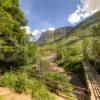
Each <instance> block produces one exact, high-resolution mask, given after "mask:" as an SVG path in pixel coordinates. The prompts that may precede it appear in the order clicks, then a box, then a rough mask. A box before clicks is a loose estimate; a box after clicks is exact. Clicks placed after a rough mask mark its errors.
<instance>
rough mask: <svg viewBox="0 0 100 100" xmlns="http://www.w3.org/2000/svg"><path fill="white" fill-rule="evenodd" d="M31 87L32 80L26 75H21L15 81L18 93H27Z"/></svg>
mask: <svg viewBox="0 0 100 100" xmlns="http://www.w3.org/2000/svg"><path fill="white" fill-rule="evenodd" d="M29 87H31V80H30V79H29V78H28V76H27V75H26V74H20V75H18V76H17V78H16V80H15V85H14V90H15V91H16V92H18V93H22V92H27V90H28V88H29Z"/></svg>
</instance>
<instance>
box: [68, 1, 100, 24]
mask: <svg viewBox="0 0 100 100" xmlns="http://www.w3.org/2000/svg"><path fill="white" fill-rule="evenodd" d="M99 9H100V0H81V5H77V9H76V10H75V11H74V13H73V14H71V15H70V16H69V18H68V21H69V22H70V23H71V24H74V23H77V22H79V21H81V19H82V18H87V17H88V16H91V15H92V14H93V13H95V12H96V11H97V10H99Z"/></svg>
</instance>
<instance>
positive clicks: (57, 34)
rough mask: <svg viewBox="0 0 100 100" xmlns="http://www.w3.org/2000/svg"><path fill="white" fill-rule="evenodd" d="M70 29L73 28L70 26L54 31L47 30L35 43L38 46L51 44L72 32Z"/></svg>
mask: <svg viewBox="0 0 100 100" xmlns="http://www.w3.org/2000/svg"><path fill="white" fill-rule="evenodd" d="M72 28H73V27H72V26H67V27H62V28H58V29H56V30H54V31H51V30H47V31H46V32H43V33H42V34H41V37H40V38H39V39H38V40H37V43H38V44H39V45H40V44H44V43H47V42H52V41H54V40H57V39H60V38H63V37H65V36H66V35H67V34H68V32H69V31H70V30H72Z"/></svg>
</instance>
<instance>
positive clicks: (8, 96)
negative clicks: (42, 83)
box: [0, 87, 31, 100]
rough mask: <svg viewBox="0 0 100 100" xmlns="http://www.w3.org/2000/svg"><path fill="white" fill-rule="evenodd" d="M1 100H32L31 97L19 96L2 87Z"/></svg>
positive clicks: (0, 89) (0, 91) (0, 90)
mask: <svg viewBox="0 0 100 100" xmlns="http://www.w3.org/2000/svg"><path fill="white" fill-rule="evenodd" d="M0 100H31V96H30V95H25V94H17V93H14V92H13V91H11V90H9V89H7V88H1V87H0Z"/></svg>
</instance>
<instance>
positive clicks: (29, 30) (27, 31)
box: [20, 26, 31, 34]
mask: <svg viewBox="0 0 100 100" xmlns="http://www.w3.org/2000/svg"><path fill="white" fill-rule="evenodd" d="M20 28H21V29H25V30H26V33H28V34H30V32H31V29H30V27H28V26H25V27H20Z"/></svg>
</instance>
